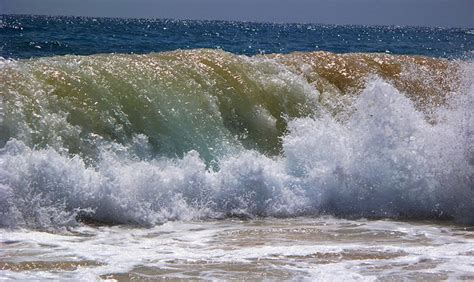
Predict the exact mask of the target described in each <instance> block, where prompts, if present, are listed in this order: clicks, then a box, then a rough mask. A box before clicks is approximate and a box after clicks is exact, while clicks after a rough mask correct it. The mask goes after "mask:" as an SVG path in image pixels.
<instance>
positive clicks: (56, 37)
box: [0, 15, 474, 59]
mask: <svg viewBox="0 0 474 282" xmlns="http://www.w3.org/2000/svg"><path fill="white" fill-rule="evenodd" d="M0 21H1V22H0V56H2V57H4V58H15V59H17V58H30V57H41V56H53V55H65V54H80V55H88V54H96V53H149V52H160V51H168V50H176V49H196V48H220V49H223V50H226V51H230V52H233V53H236V54H246V55H254V54H259V53H288V52H292V51H316V50H325V51H332V52H337V53H345V52H388V53H394V54H416V55H427V56H432V57H445V58H466V57H469V58H470V57H472V53H473V50H474V31H473V30H471V29H460V28H455V29H452V28H450V29H447V28H422V27H380V26H376V27H368V26H336V25H316V24H271V23H268V24H266V23H243V22H223V21H178V20H156V19H110V18H82V17H44V16H11V15H2V16H0Z"/></svg>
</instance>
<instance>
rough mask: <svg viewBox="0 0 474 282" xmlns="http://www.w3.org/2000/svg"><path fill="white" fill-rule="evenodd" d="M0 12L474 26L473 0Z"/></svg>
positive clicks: (14, 3)
mask: <svg viewBox="0 0 474 282" xmlns="http://www.w3.org/2000/svg"><path fill="white" fill-rule="evenodd" d="M0 14H37V15H72V16H91V17H127V18H173V19H204V20H238V21H258V22H262V21H263V22H291V23H325V24H362V25H402V26H405V25H410V26H442V27H471V28H472V27H474V0H0Z"/></svg>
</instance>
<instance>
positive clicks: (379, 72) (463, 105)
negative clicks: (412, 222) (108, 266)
mask: <svg viewBox="0 0 474 282" xmlns="http://www.w3.org/2000/svg"><path fill="white" fill-rule="evenodd" d="M472 70H473V67H472V63H470V62H466V61H460V62H455V61H448V60H441V59H431V58H425V57H416V56H391V55H385V54H344V55H342V54H341V55H338V54H332V53H327V52H314V53H293V54H288V55H281V54H274V55H265V56H254V57H246V56H237V55H233V54H231V53H226V52H223V51H211V50H191V51H175V52H165V53H157V54H148V55H93V56H64V57H52V58H42V59H32V60H21V61H8V60H3V61H1V62H0V130H1V135H0V146H1V149H0V226H10V227H15V226H23V227H29V228H58V227H62V226H70V225H75V224H78V222H81V221H86V222H99V223H107V224H138V225H144V226H150V225H155V224H160V223H163V222H165V221H167V220H191V219H207V218H224V217H233V216H236V217H257V216H274V217H292V216H300V215H314V216H316V215H320V214H333V215H337V216H345V217H389V218H408V219H426V218H446V219H454V220H456V221H458V222H461V223H467V224H472V223H474V188H473V187H474V167H473V166H474V151H473V148H472V144H473V143H474V138H473V132H474V120H473V117H472V113H471V112H472V109H473V108H474V86H473V85H472Z"/></svg>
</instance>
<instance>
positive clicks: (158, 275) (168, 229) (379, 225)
mask: <svg viewBox="0 0 474 282" xmlns="http://www.w3.org/2000/svg"><path fill="white" fill-rule="evenodd" d="M473 254H474V239H473V237H472V230H467V229H465V228H459V227H455V226H449V225H445V226H443V225H437V224H433V223H430V222H423V223H422V222H419V223H411V222H396V221H387V220H378V221H367V220H343V219H335V218H331V217H319V218H293V219H265V220H253V221H239V220H224V221H217V222H213V221H206V222H197V221H195V222H189V223H186V222H168V223H165V224H163V225H159V226H155V227H153V228H150V229H146V228H130V227H126V226H114V227H90V226H84V227H80V228H75V229H74V230H73V232H67V233H62V234H53V233H45V232H38V231H31V230H14V231H5V232H2V234H0V265H2V267H3V270H0V277H3V278H6V279H20V280H23V279H32V278H33V279H42V280H43V279H61V280H64V279H73V280H76V279H79V280H89V281H91V280H98V279H99V278H103V279H105V278H110V279H120V278H121V279H123V280H129V279H133V278H141V279H166V278H171V279H172V278H181V279H183V278H188V279H236V278H237V279H251V280H262V279H271V280H281V279H297V280H308V281H309V280H314V279H316V278H317V279H328V280H334V279H336V280H339V279H349V280H364V281H367V280H375V279H376V278H381V279H389V280H403V279H417V280H439V279H442V280H444V279H467V280H469V279H473V278H474V271H473V269H474V268H473V266H474V261H473ZM87 262H88V263H87ZM48 263H49V266H48ZM59 263H63V264H62V265H63V266H61V264H59ZM81 263H82V266H80V267H75V268H73V269H63V268H61V267H64V265H68V264H70V265H80V264H81ZM42 264H45V265H47V267H42V266H41V265H42ZM16 267H19V268H16Z"/></svg>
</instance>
